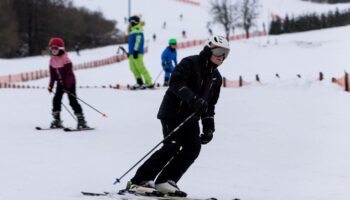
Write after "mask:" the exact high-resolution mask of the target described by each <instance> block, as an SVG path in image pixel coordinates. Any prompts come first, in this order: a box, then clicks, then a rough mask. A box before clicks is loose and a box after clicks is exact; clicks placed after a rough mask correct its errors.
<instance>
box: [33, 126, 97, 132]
mask: <svg viewBox="0 0 350 200" xmlns="http://www.w3.org/2000/svg"><path fill="white" fill-rule="evenodd" d="M35 129H36V130H38V131H47V130H63V131H65V132H74V131H91V130H95V128H79V129H77V128H69V127H62V128H50V127H40V126H37V127H35Z"/></svg>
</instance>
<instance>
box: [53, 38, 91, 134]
mask: <svg viewBox="0 0 350 200" xmlns="http://www.w3.org/2000/svg"><path fill="white" fill-rule="evenodd" d="M49 49H50V53H51V59H50V83H49V87H48V91H49V92H50V93H51V92H52V91H53V87H54V85H55V82H57V86H56V92H55V96H54V98H53V108H52V116H53V121H52V123H51V128H63V125H62V121H61V117H60V112H61V104H62V97H63V94H64V93H67V96H68V99H69V104H70V106H71V107H72V109H73V110H74V114H75V115H76V116H77V119H78V126H77V128H78V129H81V128H88V125H87V124H86V121H85V118H84V114H83V110H82V108H81V106H80V104H79V102H78V101H77V98H76V85H75V83H76V82H75V76H74V73H73V64H72V62H71V60H70V59H69V58H68V55H67V53H66V51H65V48H64V41H63V40H62V39H61V38H51V40H50V42H49Z"/></svg>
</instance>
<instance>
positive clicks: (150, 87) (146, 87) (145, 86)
mask: <svg viewBox="0 0 350 200" xmlns="http://www.w3.org/2000/svg"><path fill="white" fill-rule="evenodd" d="M153 88H154V85H153V84H143V85H142V86H141V89H153Z"/></svg>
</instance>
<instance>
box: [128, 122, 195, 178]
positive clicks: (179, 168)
mask: <svg viewBox="0 0 350 200" xmlns="http://www.w3.org/2000/svg"><path fill="white" fill-rule="evenodd" d="M161 123H162V126H163V135H164V137H166V136H167V135H168V134H169V133H170V132H171V131H172V130H174V129H175V128H176V127H177V126H178V125H179V124H180V123H181V121H169V120H161ZM199 133H200V132H199V124H198V122H197V121H195V122H193V121H192V122H191V121H190V122H187V123H185V124H184V125H183V127H181V128H180V129H179V130H178V131H176V132H175V133H174V134H173V135H172V136H171V137H170V138H169V139H167V140H166V141H165V142H164V143H163V146H162V147H161V148H160V149H159V150H158V151H156V152H154V153H153V154H152V155H151V157H150V158H149V159H148V160H146V161H145V163H144V164H143V165H141V166H140V168H139V169H138V170H137V172H136V174H135V176H134V177H133V178H132V179H131V182H132V183H134V184H140V183H141V182H142V181H149V180H155V183H163V182H166V181H168V180H173V181H175V182H178V181H179V180H180V178H181V177H182V175H183V174H184V173H185V172H186V171H187V169H188V168H189V167H190V166H191V164H192V163H193V162H194V161H195V160H196V158H197V157H198V155H199V152H200V149H201V141H200V138H199Z"/></svg>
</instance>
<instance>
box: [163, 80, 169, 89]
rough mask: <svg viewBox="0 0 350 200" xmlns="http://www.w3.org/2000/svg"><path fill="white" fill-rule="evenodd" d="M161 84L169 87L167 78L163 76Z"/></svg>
mask: <svg viewBox="0 0 350 200" xmlns="http://www.w3.org/2000/svg"><path fill="white" fill-rule="evenodd" d="M163 86H164V87H169V78H164V83H163Z"/></svg>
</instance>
